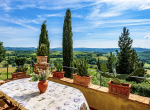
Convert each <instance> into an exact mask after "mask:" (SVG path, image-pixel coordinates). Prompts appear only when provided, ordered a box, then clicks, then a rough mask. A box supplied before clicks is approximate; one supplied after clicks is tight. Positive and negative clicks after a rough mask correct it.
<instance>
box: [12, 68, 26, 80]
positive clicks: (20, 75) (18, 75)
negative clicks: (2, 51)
mask: <svg viewBox="0 0 150 110" xmlns="http://www.w3.org/2000/svg"><path fill="white" fill-rule="evenodd" d="M16 68H17V69H16V70H15V72H13V73H11V74H12V78H23V77H26V71H27V69H28V67H26V66H18V67H16Z"/></svg>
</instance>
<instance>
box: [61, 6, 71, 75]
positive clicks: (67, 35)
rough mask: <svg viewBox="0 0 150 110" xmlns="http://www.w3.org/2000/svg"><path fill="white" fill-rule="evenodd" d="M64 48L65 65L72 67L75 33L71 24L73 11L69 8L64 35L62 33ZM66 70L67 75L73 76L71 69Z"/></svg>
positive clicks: (64, 25)
mask: <svg viewBox="0 0 150 110" xmlns="http://www.w3.org/2000/svg"><path fill="white" fill-rule="evenodd" d="M62 36H63V37H62V48H63V66H68V67H71V63H72V61H73V41H72V37H73V33H72V26H71V11H70V9H67V11H66V16H65V19H64V24H63V35H62ZM63 70H64V71H65V77H69V78H70V77H71V69H70V68H65V67H64V68H63Z"/></svg>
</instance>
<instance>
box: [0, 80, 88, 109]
mask: <svg viewBox="0 0 150 110" xmlns="http://www.w3.org/2000/svg"><path fill="white" fill-rule="evenodd" d="M29 80H30V78H25V79H19V80H14V81H11V82H8V83H5V84H3V85H2V86H0V94H1V95H3V96H5V97H6V98H8V99H9V100H10V101H12V102H13V103H14V104H16V106H18V107H19V108H20V109H22V110H90V109H89V107H88V104H87V102H86V99H85V98H84V95H83V94H82V92H81V91H79V90H78V89H75V88H73V87H69V86H65V85H62V84H58V83H55V82H52V81H49V80H47V82H48V87H47V90H46V92H45V93H43V94H40V92H39V89H38V81H37V82H29Z"/></svg>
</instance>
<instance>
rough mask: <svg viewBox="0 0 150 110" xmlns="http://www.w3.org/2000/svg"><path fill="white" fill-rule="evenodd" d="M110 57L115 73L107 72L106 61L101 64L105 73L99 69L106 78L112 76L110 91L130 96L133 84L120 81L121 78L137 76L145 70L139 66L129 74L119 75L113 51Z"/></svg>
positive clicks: (109, 85) (109, 83) (109, 84)
mask: <svg viewBox="0 0 150 110" xmlns="http://www.w3.org/2000/svg"><path fill="white" fill-rule="evenodd" d="M110 57H111V61H112V71H113V75H110V74H108V73H105V72H106V70H107V66H106V64H105V63H104V62H103V63H102V64H101V69H102V71H103V73H101V72H100V71H99V70H98V71H99V72H100V74H101V75H102V76H104V77H106V78H112V80H111V81H109V82H108V87H109V92H110V93H113V94H117V95H120V96H123V97H126V98H128V97H129V95H130V88H131V84H126V83H121V82H120V81H119V79H126V78H129V77H130V76H137V75H139V74H141V73H142V72H143V69H142V68H138V69H136V70H135V71H133V72H132V73H131V74H130V75H127V74H121V75H117V73H116V67H115V64H116V62H117V58H116V56H115V55H114V54H112V53H111V54H110Z"/></svg>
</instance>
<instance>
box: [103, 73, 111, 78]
mask: <svg viewBox="0 0 150 110" xmlns="http://www.w3.org/2000/svg"><path fill="white" fill-rule="evenodd" d="M101 75H102V76H104V77H106V78H114V77H113V76H111V75H110V74H107V73H101Z"/></svg>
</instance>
